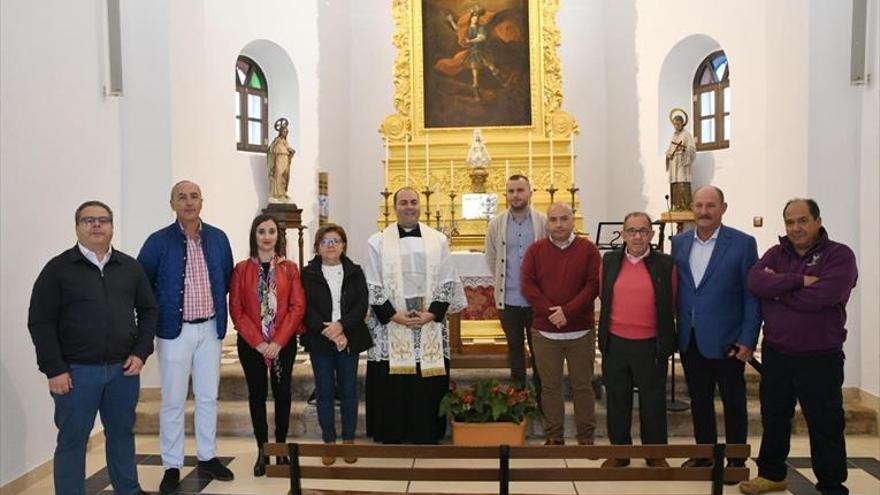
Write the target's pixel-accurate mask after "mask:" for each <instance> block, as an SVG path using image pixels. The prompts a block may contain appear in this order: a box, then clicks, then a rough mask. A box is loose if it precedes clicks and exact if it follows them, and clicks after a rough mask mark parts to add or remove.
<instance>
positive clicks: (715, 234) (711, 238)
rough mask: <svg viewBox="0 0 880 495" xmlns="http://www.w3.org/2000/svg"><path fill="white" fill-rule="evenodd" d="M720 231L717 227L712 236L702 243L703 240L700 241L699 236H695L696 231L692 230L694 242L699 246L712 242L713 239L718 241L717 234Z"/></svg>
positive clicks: (719, 227)
mask: <svg viewBox="0 0 880 495" xmlns="http://www.w3.org/2000/svg"><path fill="white" fill-rule="evenodd" d="M720 230H721V226H720V225H719V226H718V228H717V229H715V232H712V235H710V236H709V238H708V239H706V240H705V241H704V240H702V239H700V236H699V235H698V234H697V229H694V240H695V241H697V242H699V243H700V244H707V243H709V242H712V241H714V240H715V239H718V232H719V231H720Z"/></svg>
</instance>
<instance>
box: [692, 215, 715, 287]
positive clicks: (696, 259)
mask: <svg viewBox="0 0 880 495" xmlns="http://www.w3.org/2000/svg"><path fill="white" fill-rule="evenodd" d="M719 230H721V227H720V226H719V227H718V228H717V229H715V232H712V235H711V236H709V238H708V239H706V240H705V241H704V240H702V239H700V236H698V235H697V229H694V245H693V246H692V247H691V256H690V258H689V259H688V263H689V264H690V266H691V273H692V274H693V275H694V287H699V286H700V281H702V280H703V275H704V274H705V273H706V267H708V266H709V259H710V258H711V257H712V251H714V250H715V241H716V240H718V231H719Z"/></svg>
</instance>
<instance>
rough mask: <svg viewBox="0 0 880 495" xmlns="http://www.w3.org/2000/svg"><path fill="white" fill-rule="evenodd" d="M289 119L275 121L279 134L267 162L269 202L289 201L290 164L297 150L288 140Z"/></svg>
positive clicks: (268, 152)
mask: <svg viewBox="0 0 880 495" xmlns="http://www.w3.org/2000/svg"><path fill="white" fill-rule="evenodd" d="M288 125H289V124H288V121H287V119H285V118H284V117H282V118H280V119H278V120H276V121H275V130H276V131H278V135H277V136H275V139H273V140H272V144H270V145H269V150H268V151H267V153H266V164H267V165H268V168H269V202H270V203H289V202H290V197H289V196H288V195H287V186H288V184H289V183H290V164H291V161H292V160H293V154H294V153H296V151H295V150H294V149H293V148H291V147H290V144H288V142H287V134H288V132H289V130H288Z"/></svg>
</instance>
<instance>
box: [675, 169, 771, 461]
mask: <svg viewBox="0 0 880 495" xmlns="http://www.w3.org/2000/svg"><path fill="white" fill-rule="evenodd" d="M691 208H692V210H693V212H694V220H695V221H696V224H697V227H696V229H694V231H693V232H691V231H687V232H683V233H681V234H678V235H676V236H675V237H673V238H672V257H673V259H674V260H675V264H676V268H677V269H678V275H679V284H678V300H677V306H678V348H679V351H680V352H681V363H682V366H683V367H684V375H685V379H686V380H687V384H688V393H689V394H690V396H691V418H692V419H693V423H694V437H695V438H696V441H697V443H699V444H708V443H711V444H714V443H717V441H718V433H717V431H716V427H715V424H716V423H715V388H716V386H717V387H718V390H719V391H720V392H721V401H722V402H723V404H724V433H725V436H726V437H727V439H726V440H727V443H728V444H743V443H746V440H747V435H748V413H747V411H746V384H745V377H744V374H743V373H744V370H745V363H747V362H748V361H749V360H750V359H751V358H752V351H753V350H754V349H755V345H756V344H757V342H758V329H759V328H760V326H761V306H760V302H759V301H758V299H757V298H756V297H755V296H754V295H752V294H751V293H750V292H749V290H748V273H749V269H750V268H751V267H752V265H754V264H755V262H756V261H757V260H758V248H757V244H756V243H755V238H754V237H752V236H750V235H748V234H746V233H744V232H740V231H739V230H736V229H733V228H730V227H728V226H726V225H722V224H721V219H722V217H723V216H724V213H725V212H726V211H727V203H725V202H724V193H723V192H721V189H719V188H717V187H715V186H704V187H701V188H700V189H698V190H697V191H696V192H695V193H694V199H693V203H692V204H691ZM744 462H745V460H744V459H731V460H730V461H729V465H735V466H743V465H744ZM711 465H712V460H711V459H689V460H688V461H687V462H686V463H685V464H684V467H707V466H711Z"/></svg>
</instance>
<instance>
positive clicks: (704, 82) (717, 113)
mask: <svg viewBox="0 0 880 495" xmlns="http://www.w3.org/2000/svg"><path fill="white" fill-rule="evenodd" d="M693 90H694V99H693V102H694V140H695V141H696V144H697V151H703V150H715V149H721V148H727V147H729V146H730V119H731V118H730V106H731V105H730V65H729V63H728V60H727V55H726V54H725V53H724V51H723V50H718V51H716V52H713V53H711V54H709V56H708V57H706V58H705V59H703V62H702V63H700V65H699V67H697V71H696V73H695V74H694V87H693Z"/></svg>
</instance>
